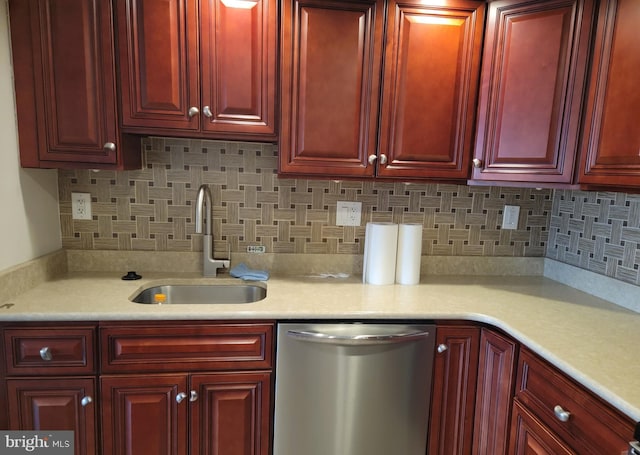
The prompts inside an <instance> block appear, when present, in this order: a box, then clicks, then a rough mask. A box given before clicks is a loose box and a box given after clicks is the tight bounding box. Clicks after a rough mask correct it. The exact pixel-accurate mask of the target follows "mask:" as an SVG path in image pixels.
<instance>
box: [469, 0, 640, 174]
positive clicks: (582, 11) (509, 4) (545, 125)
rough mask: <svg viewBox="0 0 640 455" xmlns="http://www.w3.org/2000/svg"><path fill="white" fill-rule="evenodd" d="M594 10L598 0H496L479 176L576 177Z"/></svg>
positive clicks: (479, 136) (486, 60)
mask: <svg viewBox="0 0 640 455" xmlns="http://www.w3.org/2000/svg"><path fill="white" fill-rule="evenodd" d="M631 2H633V0H631ZM594 13H595V11H594V0H569V1H568V0H539V1H530V0H526V1H524V0H500V1H495V2H491V3H490V4H489V12H488V18H487V26H486V30H485V44H484V55H483V63H482V65H483V67H482V76H481V82H480V99H479V104H478V124H477V132H476V144H475V153H474V160H473V173H472V180H474V181H481V182H483V183H486V182H490V181H500V182H517V184H518V185H523V184H533V185H540V186H549V185H550V184H565V185H566V184H571V183H572V182H573V178H574V173H575V162H576V158H575V157H576V154H577V149H578V140H579V128H580V115H581V110H582V106H583V92H584V90H585V86H586V79H587V77H586V75H587V64H588V58H589V45H590V40H591V35H592V28H593V20H594V19H593V18H594ZM639 61H640V60H639ZM636 112H638V111H636ZM636 137H637V138H640V132H636ZM636 151H637V150H636Z"/></svg>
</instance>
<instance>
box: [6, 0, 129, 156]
mask: <svg viewBox="0 0 640 455" xmlns="http://www.w3.org/2000/svg"><path fill="white" fill-rule="evenodd" d="M9 10H10V15H11V38H12V46H13V63H14V75H15V78H14V82H15V90H16V104H17V114H18V130H19V140H20V153H21V164H22V166H24V167H90V166H91V167H105V165H109V166H107V167H113V168H122V167H128V166H131V167H135V166H139V163H140V148H139V143H138V150H137V155H136V154H135V153H133V154H132V155H131V156H129V155H128V154H124V153H123V148H124V144H123V143H122V141H121V140H120V137H119V130H118V127H117V116H116V90H115V59H114V52H113V31H112V27H111V24H112V20H111V13H112V12H111V1H109V0H104V1H103V0H100V1H98V0H64V1H53V0H11V1H10V2H9ZM138 142H139V141H138ZM79 164H84V166H79ZM101 165H102V166H101Z"/></svg>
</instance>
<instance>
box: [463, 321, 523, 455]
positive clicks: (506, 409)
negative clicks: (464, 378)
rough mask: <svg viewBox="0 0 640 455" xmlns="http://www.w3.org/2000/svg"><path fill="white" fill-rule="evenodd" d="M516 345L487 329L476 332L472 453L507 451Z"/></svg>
mask: <svg viewBox="0 0 640 455" xmlns="http://www.w3.org/2000/svg"><path fill="white" fill-rule="evenodd" d="M516 350H517V345H516V343H515V342H514V341H512V340H510V339H509V338H507V337H504V336H502V335H500V334H498V333H496V332H494V331H492V330H490V329H486V328H483V329H482V333H481V335H480V355H479V362H478V386H477V391H476V408H475V412H474V424H473V453H474V454H477V455H484V454H489V453H490V454H493V455H500V454H504V455H506V454H507V448H508V445H507V441H508V436H509V414H510V411H511V401H512V398H513V393H514V386H515V367H516V363H515V362H516Z"/></svg>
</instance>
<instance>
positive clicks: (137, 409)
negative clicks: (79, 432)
mask: <svg viewBox="0 0 640 455" xmlns="http://www.w3.org/2000/svg"><path fill="white" fill-rule="evenodd" d="M100 341H101V354H102V356H101V357H102V362H101V363H102V371H103V372H105V373H106V374H103V375H102V376H101V378H100V381H101V385H100V391H101V408H102V444H103V453H104V455H108V454H116V453H117V454H132V455H133V454H137V453H141V452H144V453H157V454H175V455H180V454H183V455H186V454H189V453H198V454H212V455H213V454H220V453H225V454H233V455H268V453H269V437H270V428H271V426H270V415H271V405H270V403H271V384H272V371H271V368H272V364H273V362H272V355H273V345H272V343H273V324H271V323H241V322H237V323H219V324H218V323H197V322H196V323H131V324H126V323H104V324H102V326H101V328H100ZM159 435H160V437H159Z"/></svg>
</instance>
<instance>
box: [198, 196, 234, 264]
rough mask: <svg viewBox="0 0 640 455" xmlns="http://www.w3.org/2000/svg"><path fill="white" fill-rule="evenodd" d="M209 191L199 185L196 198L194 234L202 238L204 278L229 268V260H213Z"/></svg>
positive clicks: (211, 207)
mask: <svg viewBox="0 0 640 455" xmlns="http://www.w3.org/2000/svg"><path fill="white" fill-rule="evenodd" d="M212 209H213V206H212V204H211V190H209V187H208V186H207V185H201V186H200V188H199V189H198V196H197V197H196V234H203V236H202V253H203V269H202V273H203V275H204V276H216V275H217V274H218V269H221V268H229V264H230V260H229V259H214V258H213V257H214V249H213V228H212V223H211V211H212Z"/></svg>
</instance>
